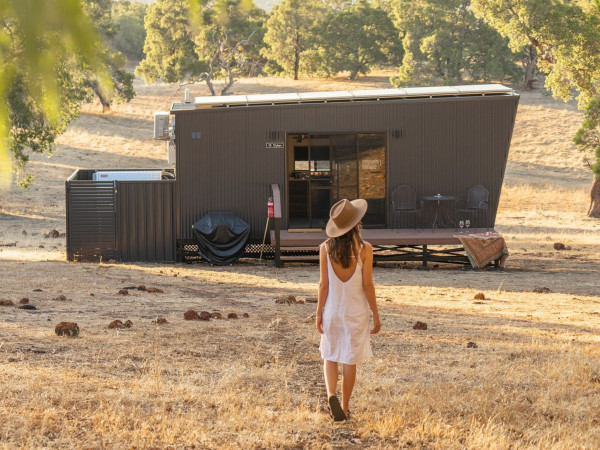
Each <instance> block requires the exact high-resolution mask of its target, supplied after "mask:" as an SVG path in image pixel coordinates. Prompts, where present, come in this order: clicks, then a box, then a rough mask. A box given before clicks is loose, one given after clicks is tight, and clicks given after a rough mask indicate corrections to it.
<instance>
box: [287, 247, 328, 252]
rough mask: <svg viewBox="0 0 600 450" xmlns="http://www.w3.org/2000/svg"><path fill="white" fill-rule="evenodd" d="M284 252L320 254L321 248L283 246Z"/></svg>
mask: <svg viewBox="0 0 600 450" xmlns="http://www.w3.org/2000/svg"><path fill="white" fill-rule="evenodd" d="M281 251H282V252H318V251H319V247H284V246H281Z"/></svg>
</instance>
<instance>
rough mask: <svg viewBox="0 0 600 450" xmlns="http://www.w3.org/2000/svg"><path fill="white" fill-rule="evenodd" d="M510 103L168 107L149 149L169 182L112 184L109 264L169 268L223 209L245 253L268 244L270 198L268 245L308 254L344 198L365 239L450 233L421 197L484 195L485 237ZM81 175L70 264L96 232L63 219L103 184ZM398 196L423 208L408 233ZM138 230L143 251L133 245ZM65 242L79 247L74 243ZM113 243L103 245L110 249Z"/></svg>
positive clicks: (310, 96) (452, 100) (360, 100)
mask: <svg viewBox="0 0 600 450" xmlns="http://www.w3.org/2000/svg"><path fill="white" fill-rule="evenodd" d="M518 102H519V96H518V94H516V93H515V92H514V91H513V90H512V89H510V88H508V87H505V86H502V85H498V84H489V85H471V86H447V87H428V88H406V89H382V90H363V91H336V92H313V93H284V94H264V95H231V96H213V97H196V98H195V99H194V100H191V99H190V100H188V101H183V102H180V103H174V104H173V105H172V107H171V109H170V111H168V112H164V113H158V114H157V115H156V117H155V137H156V138H159V139H164V140H166V142H167V144H166V146H167V150H168V153H169V163H168V164H167V167H165V169H166V170H165V171H164V172H165V173H166V174H167V175H166V176H165V174H163V178H162V179H160V180H121V179H119V178H118V177H117V178H116V179H115V180H113V181H112V189H113V193H114V196H113V198H112V201H113V202H114V205H113V207H114V211H115V218H114V220H115V224H114V228H115V235H114V248H113V249H112V253H111V254H112V255H114V258H115V259H116V260H121V261H137V260H140V261H144V260H146V261H172V260H175V259H177V255H181V254H182V251H184V250H185V249H186V247H189V246H193V245H194V244H193V238H194V236H193V230H192V224H194V223H195V222H196V221H198V220H199V219H201V218H202V217H203V216H205V215H206V214H208V213H211V212H218V211H226V212H232V213H234V214H235V215H237V216H238V217H239V218H241V219H242V220H243V221H245V222H247V223H248V224H249V226H250V238H249V241H248V246H249V247H248V248H249V251H250V252H251V249H252V248H255V247H252V246H256V245H257V244H258V245H259V246H260V244H261V243H262V242H263V239H264V236H265V228H267V227H266V226H267V224H268V222H267V200H268V198H269V197H274V198H275V200H276V205H275V209H276V211H277V212H278V214H277V217H276V218H275V221H274V222H276V228H277V231H278V233H277V236H274V235H273V236H272V238H273V240H281V237H280V236H281V235H280V233H279V232H280V231H281V232H283V233H295V234H294V236H295V237H296V238H297V239H299V237H300V236H305V235H307V236H309V237H311V238H312V241H311V242H313V243H312V244H311V245H314V242H317V241H319V240H320V239H322V238H323V237H324V234H322V230H323V229H324V226H325V223H326V221H327V219H328V215H329V209H330V207H331V205H333V204H334V203H335V202H336V201H338V200H339V199H342V198H349V199H354V198H364V199H366V200H367V202H368V205H369V209H368V212H367V215H366V216H365V218H364V220H363V227H364V229H365V232H367V231H368V230H388V231H389V230H393V231H396V232H398V231H399V230H403V229H429V228H432V229H441V228H448V229H450V228H456V227H457V224H456V223H455V221H454V220H453V219H452V217H454V218H456V216H455V215H453V213H452V211H445V212H444V214H445V216H446V217H447V219H448V220H445V221H443V220H439V221H437V220H438V218H437V214H438V213H439V214H440V218H442V217H441V214H442V211H441V210H439V209H438V210H436V209H435V206H436V205H435V203H433V204H431V202H429V203H428V202H427V201H426V199H428V198H431V196H435V195H444V196H446V197H448V198H452V199H455V200H456V201H457V202H458V201H460V200H461V199H465V198H466V196H467V193H468V191H469V189H470V188H471V187H473V186H476V185H481V186H484V187H485V190H486V191H487V192H488V194H489V196H488V199H487V207H486V211H485V214H481V215H479V216H478V217H477V218H476V219H475V220H474V222H476V223H474V226H476V227H477V228H485V229H493V227H494V224H495V218H496V211H497V208H498V202H499V197H500V190H501V187H502V181H503V177H504V172H505V169H506V161H507V156H508V150H509V147H510V141H511V135H512V131H513V127H514V121H515V116H516V111H517V106H518ZM113 170H114V169H113ZM121 170H129V171H131V169H128V168H122V169H121ZM78 172H79V173H78ZM78 172H76V173H75V174H73V176H71V178H70V179H69V180H68V181H67V222H68V223H67V247H68V255H69V256H68V257H69V259H73V258H74V257H75V255H77V254H80V255H81V254H84V253H89V254H93V253H94V252H96V253H98V252H99V253H101V252H102V250H101V249H100V248H99V247H98V246H97V245H95V244H93V243H92V245H89V244H90V243H87V242H86V239H90V238H93V234H94V233H93V224H90V223H89V222H93V220H92V221H90V220H87V221H84V222H85V223H86V224H87V225H86V226H91V228H89V229H88V230H85V231H84V232H83V233H82V232H81V231H82V230H78V229H77V228H78V227H79V226H80V224H82V223H83V222H82V220H81V218H79V216H77V217H75V216H73V215H72V214H73V213H74V212H75V214H79V212H77V211H74V209H73V207H74V206H76V204H77V203H76V202H75V203H73V199H70V195H71V196H73V195H74V194H73V192H74V191H73V190H77V183H78V182H83V181H85V182H86V183H87V184H86V186H87V187H86V188H85V189H86V194H84V196H85V195H89V192H90V191H91V192H93V188H91V187H90V186H92V185H93V184H94V183H101V182H102V181H97V180H96V181H95V180H94V179H93V178H94V176H93V173H88V172H90V171H78ZM80 176H81V177H83V178H85V180H83V179H81V178H80ZM104 183H108V182H104ZM121 184H122V187H121V188H120V187H119V185H121ZM142 184H143V186H142ZM132 186H133V187H132ZM157 186H158V187H157ZM398 186H410V187H411V188H412V189H413V190H414V192H415V195H416V197H417V199H424V200H423V201H424V202H425V203H423V210H424V211H423V213H424V217H422V218H420V219H419V220H418V221H417V222H416V221H415V219H414V217H412V216H410V215H406V216H405V215H399V216H397V215H396V214H395V211H394V208H393V204H392V195H393V193H394V190H395V189H396V188H398ZM136 195H142V197H143V202H142V203H140V202H139V201H138V200H137V199H135V198H133V197H130V196H136ZM77 197H78V199H79V200H78V201H79V202H80V203H81V196H79V195H78V196H77ZM122 197H123V198H122ZM419 201H421V200H419ZM154 202H156V204H155V203H154ZM124 203H126V204H127V207H125V206H123V204H124ZM439 203H440V202H439V201H438V202H437V206H439ZM451 208H454V206H452V207H451ZM75 209H76V208H75ZM140 209H141V210H142V212H140V211H139V210H140ZM434 213H435V214H436V216H435V219H433V223H432V217H434V216H433V214H434ZM451 216H452V217H451ZM435 221H437V223H436V222H435ZM125 222H126V223H127V224H128V225H124V223H125ZM142 222H143V223H144V226H143V229H144V230H143V239H142V238H133V237H132V236H135V235H136V233H137V232H138V231H136V229H137V230H139V228H137V227H139V225H140V223H142ZM271 225H273V223H272V224H271ZM130 226H131V227H134V229H128V227H130ZM110 227H112V225H109V228H110ZM69 235H71V237H73V236H75V235H77V236H80V238H78V240H77V242H74V241H72V240H71V241H70V238H69ZM390 236H391V235H390ZM81 237H82V239H81ZM112 238H113V236H109V238H108V239H107V240H106V241H105V242H104V243H103V246H106V245H108V246H111V242H113V240H112ZM130 240H135V242H133V243H132V242H129V241H130ZM309 240H310V239H309ZM154 241H156V242H154ZM267 243H269V238H267ZM280 243H281V242H271V244H275V245H276V246H279V244H280ZM390 244H393V243H392V242H390ZM431 244H433V242H432V243H431ZM294 245H298V244H297V243H296V244H294ZM381 245H385V239H383V241H381ZM86 246H87V247H86ZM142 246H143V247H145V248H144V249H142V248H137V247H142ZM101 247H102V246H101ZM92 248H93V250H92ZM149 248H150V249H154V248H158V249H160V251H159V252H155V251H149V250H148V249H149ZM90 252H91V253H90Z"/></svg>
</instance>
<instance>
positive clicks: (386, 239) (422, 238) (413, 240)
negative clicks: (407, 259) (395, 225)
mask: <svg viewBox="0 0 600 450" xmlns="http://www.w3.org/2000/svg"><path fill="white" fill-rule="evenodd" d="M461 231H462V233H467V231H466V229H463V230H460V229H454V228H434V229H431V228H429V229H427V228H422V229H400V230H390V229H365V230H362V236H363V239H364V240H365V241H367V242H369V243H371V245H374V246H388V245H389V246H412V245H416V246H421V245H460V241H459V240H458V238H457V237H455V235H457V234H460V232H461ZM486 231H495V230H494V229H493V228H470V229H469V231H468V233H485V232H486ZM326 239H327V235H326V234H325V230H323V231H321V232H293V231H291V232H290V231H289V230H281V234H280V245H281V249H282V250H285V248H286V247H318V246H319V245H320V244H321V243H322V242H323V241H325V240H326ZM271 242H273V243H274V242H275V231H271Z"/></svg>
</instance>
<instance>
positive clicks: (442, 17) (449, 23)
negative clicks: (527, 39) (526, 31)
mask: <svg viewBox="0 0 600 450" xmlns="http://www.w3.org/2000/svg"><path fill="white" fill-rule="evenodd" d="M389 7H390V9H391V11H392V13H393V15H394V21H395V23H396V27H397V28H398V29H399V30H400V33H401V35H402V36H403V41H402V44H403V48H404V58H403V61H402V64H401V66H400V68H399V73H398V75H397V76H396V77H394V78H393V79H392V82H393V83H394V84H395V85H397V86H406V85H410V84H417V83H419V84H421V83H427V84H455V83H460V82H462V81H463V80H464V79H465V78H471V79H472V80H474V81H479V80H481V81H486V82H487V81H489V80H492V79H511V78H514V77H515V76H517V75H518V74H519V69H518V67H517V66H516V64H515V62H514V59H515V57H514V55H513V54H512V53H511V51H510V50H509V48H508V47H507V42H506V40H505V39H503V38H502V37H501V36H500V35H499V34H498V32H497V31H496V30H494V29H493V28H492V27H490V26H489V25H488V24H487V23H485V22H484V21H483V20H482V19H479V18H477V17H476V16H475V15H474V14H473V12H472V11H471V7H470V1H469V0H391V1H390V4H389Z"/></svg>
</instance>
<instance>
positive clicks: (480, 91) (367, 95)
mask: <svg viewBox="0 0 600 450" xmlns="http://www.w3.org/2000/svg"><path fill="white" fill-rule="evenodd" d="M486 95H514V91H513V90H512V89H511V88H509V87H506V86H503V85H501V84H472V85H464V86H431V87H416V88H402V89H364V90H356V91H324V92H298V93H280V94H253V95H216V96H204V97H195V98H194V101H191V102H175V103H173V105H172V107H171V112H175V111H182V110H194V109H203V108H223V107H233V106H235V107H239V106H258V105H277V104H300V103H327V102H352V101H361V100H373V101H377V100H390V99H407V98H433V97H467V96H486Z"/></svg>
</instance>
